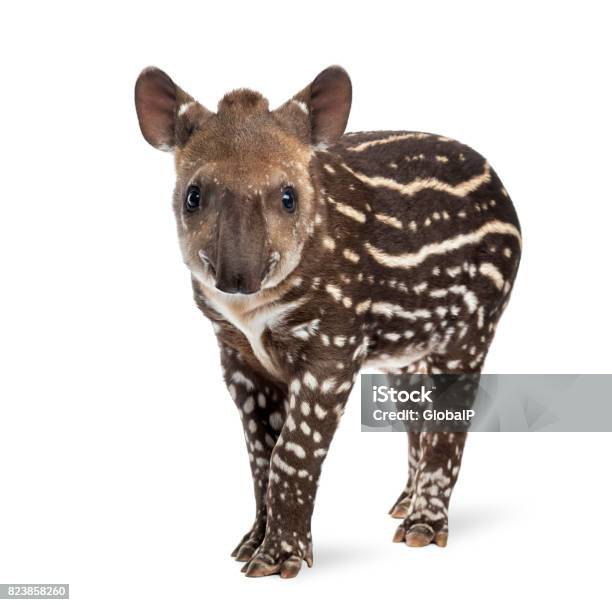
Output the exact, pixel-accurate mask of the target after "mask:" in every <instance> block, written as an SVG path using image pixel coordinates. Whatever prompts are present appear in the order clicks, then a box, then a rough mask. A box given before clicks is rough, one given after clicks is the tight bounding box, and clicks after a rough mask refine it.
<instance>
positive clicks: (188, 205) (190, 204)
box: [185, 185, 201, 212]
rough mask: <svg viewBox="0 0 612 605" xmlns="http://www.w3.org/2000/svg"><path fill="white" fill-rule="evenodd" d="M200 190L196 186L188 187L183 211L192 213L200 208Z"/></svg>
mask: <svg viewBox="0 0 612 605" xmlns="http://www.w3.org/2000/svg"><path fill="white" fill-rule="evenodd" d="M200 198H201V196H200V188H199V187H198V186H197V185H190V186H189V189H187V195H186V196H185V209H186V210H187V212H194V211H195V210H197V209H198V208H199V207H200Z"/></svg>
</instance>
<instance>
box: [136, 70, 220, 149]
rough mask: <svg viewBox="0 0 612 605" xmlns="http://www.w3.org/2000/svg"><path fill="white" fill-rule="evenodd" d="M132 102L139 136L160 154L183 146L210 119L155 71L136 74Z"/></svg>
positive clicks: (202, 108) (193, 102)
mask: <svg viewBox="0 0 612 605" xmlns="http://www.w3.org/2000/svg"><path fill="white" fill-rule="evenodd" d="M134 98H135V101H136V113H137V114H138V123H139V124H140V130H141V131H142V136H144V138H145V139H146V140H147V141H148V142H149V143H150V144H151V145H153V147H157V149H161V150H162V151H172V150H173V149H174V148H176V147H180V146H182V145H184V144H185V143H186V142H187V140H188V139H189V137H190V136H191V134H192V133H193V131H194V130H195V129H196V128H198V127H199V126H201V125H202V124H203V123H204V122H205V121H206V119H207V118H208V117H209V116H210V115H211V112H209V111H208V110H207V109H205V108H204V107H203V106H202V105H200V104H199V103H198V102H197V101H194V99H193V98H192V97H190V96H189V95H188V94H187V93H186V92H184V91H183V90H181V89H180V88H179V87H178V86H177V85H176V84H175V83H174V82H173V81H172V80H171V79H170V77H169V76H168V75H167V74H166V73H164V72H163V71H162V70H161V69H157V67H147V68H146V69H144V70H143V71H142V72H141V73H140V75H139V76H138V79H137V80H136V88H135V90H134Z"/></svg>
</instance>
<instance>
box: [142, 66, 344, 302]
mask: <svg viewBox="0 0 612 605" xmlns="http://www.w3.org/2000/svg"><path fill="white" fill-rule="evenodd" d="M135 98H136V111H137V113H138V121H139V123H140V129H141V131H142V134H143V136H144V138H145V139H146V140H147V141H148V142H149V143H150V144H151V145H153V146H154V147H156V148H158V149H161V150H163V151H172V152H174V155H175V165H176V173H177V181H176V187H175V192H174V210H175V214H176V218H177V224H178V232H179V239H180V242H181V249H182V252H183V257H184V260H185V262H186V263H187V265H188V267H189V268H190V269H191V271H192V273H193V274H194V275H195V276H196V277H197V278H198V280H199V281H200V282H202V283H203V284H205V285H207V286H209V287H216V288H217V289H218V290H221V291H222V292H226V293H231V294H235V293H239V294H253V293H255V292H258V291H259V290H261V289H265V288H272V287H274V286H276V285H278V284H280V283H281V282H282V281H283V280H285V279H286V278H287V277H288V276H289V275H290V274H291V273H292V272H293V271H294V270H295V269H296V267H297V266H298V265H299V263H300V261H301V258H302V253H303V250H304V246H305V244H306V242H307V240H308V237H309V236H310V235H311V234H312V232H313V229H314V224H315V214H316V208H315V206H316V202H317V195H318V191H317V182H316V170H315V169H314V167H313V158H314V149H315V148H316V147H321V146H328V145H331V144H333V143H334V142H335V141H336V140H337V139H338V138H339V137H340V136H341V135H342V133H343V132H344V129H345V127H346V122H347V120H348V114H349V111H350V105H351V83H350V80H349V77H348V75H347V73H346V72H345V71H344V70H343V69H342V68H340V67H330V68H329V69H326V70H325V71H323V72H322V73H320V74H319V75H318V76H317V77H316V78H315V80H314V81H313V82H312V83H311V84H309V85H308V86H307V87H306V88H304V89H303V90H302V91H301V92H300V93H298V94H297V95H295V96H294V97H293V98H292V99H290V100H289V101H287V102H286V103H285V104H284V105H282V106H281V107H279V108H278V109H276V110H274V111H271V110H270V109H269V107H268V102H267V100H266V99H265V98H264V97H262V96H261V95H260V94H259V93H257V92H254V91H251V90H245V89H241V90H235V91H233V92H230V93H228V94H227V95H225V96H224V97H223V99H221V101H220V102H219V105H218V108H217V112H216V113H214V112H211V111H209V110H207V109H206V108H205V107H203V106H202V105H201V104H200V103H198V102H197V101H195V100H194V99H193V98H192V97H191V96H189V95H188V94H187V93H185V92H184V91H183V90H181V89H180V88H179V87H178V86H176V84H174V82H173V81H172V80H171V79H170V78H169V77H168V76H167V75H166V74H165V73H164V72H163V71H161V70H159V69H157V68H154V67H152V68H147V69H145V70H144V71H143V72H142V73H141V74H140V76H139V77H138V80H137V82H136V91H135Z"/></svg>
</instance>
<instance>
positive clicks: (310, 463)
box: [244, 368, 354, 578]
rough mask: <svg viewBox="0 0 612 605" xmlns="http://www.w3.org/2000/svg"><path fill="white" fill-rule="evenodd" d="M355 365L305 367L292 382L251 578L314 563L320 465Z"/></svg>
mask: <svg viewBox="0 0 612 605" xmlns="http://www.w3.org/2000/svg"><path fill="white" fill-rule="evenodd" d="M353 381H354V376H353V374H352V369H349V368H346V369H344V371H343V372H341V373H339V371H338V370H336V372H335V373H333V374H331V373H329V372H325V373H323V372H321V373H315V372H313V371H309V370H306V371H304V372H302V373H300V375H299V377H298V378H295V379H294V380H293V381H292V382H291V383H290V385H289V412H288V414H287V418H286V420H285V424H284V426H283V430H282V432H281V435H280V437H279V439H278V441H277V443H276V445H275V447H274V450H273V452H272V459H271V463H270V482H269V485H268V493H267V512H268V521H267V528H266V535H265V538H264V540H263V542H262V544H261V546H260V547H259V548H258V549H257V551H256V552H255V554H254V556H253V558H252V559H251V561H250V562H249V563H248V564H247V565H246V566H245V567H244V571H246V575H247V576H267V575H270V574H274V573H280V575H281V576H282V577H284V578H291V577H294V576H295V575H297V573H298V572H299V570H300V567H301V565H302V560H303V559H305V560H306V562H307V563H308V565H312V544H311V533H310V518H311V516H312V511H313V508H314V501H315V495H316V490H317V483H318V479H319V474H320V472H321V465H322V463H323V460H324V459H325V456H326V454H327V450H328V448H329V445H330V443H331V440H332V438H333V436H334V433H335V431H336V427H337V425H338V420H339V418H340V416H341V414H342V411H343V409H344V405H345V403H346V400H347V398H348V395H349V393H350V390H351V388H352V386H353Z"/></svg>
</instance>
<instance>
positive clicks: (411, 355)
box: [136, 68, 521, 577]
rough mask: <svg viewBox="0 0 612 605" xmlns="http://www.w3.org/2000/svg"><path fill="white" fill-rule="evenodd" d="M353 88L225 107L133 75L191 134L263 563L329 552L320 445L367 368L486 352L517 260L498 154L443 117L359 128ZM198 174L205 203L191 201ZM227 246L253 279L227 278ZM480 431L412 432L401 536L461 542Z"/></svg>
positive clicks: (258, 563)
mask: <svg viewBox="0 0 612 605" xmlns="http://www.w3.org/2000/svg"><path fill="white" fill-rule="evenodd" d="M350 100H351V89H350V81H349V80H348V76H346V73H345V72H344V71H343V70H341V69H340V68H331V69H329V70H326V71H325V72H323V73H322V74H320V75H319V76H318V77H317V79H315V81H314V82H313V83H312V84H311V85H309V86H308V87H306V88H305V89H304V90H303V91H301V92H300V93H298V94H297V95H296V96H295V97H293V98H292V99H290V101H288V102H287V103H286V104H284V105H283V106H281V107H280V108H279V109H277V110H275V111H270V110H269V108H268V104H267V101H265V99H263V97H261V95H259V94H258V93H254V92H252V91H244V90H243V91H235V92H234V93H231V94H230V95H227V96H226V97H225V98H224V99H223V101H222V102H221V103H220V105H219V108H218V111H217V113H212V112H209V111H208V110H206V109H205V108H203V107H202V106H200V105H199V104H198V103H197V102H196V101H194V100H193V99H192V98H191V97H190V96H189V95H187V94H186V93H184V92H183V91H182V90H181V89H179V88H178V87H176V85H174V83H173V82H172V81H171V80H170V79H169V78H168V77H167V76H166V75H165V74H163V72H159V70H146V71H145V72H143V74H142V75H141V76H140V78H139V81H138V83H137V87H136V102H137V109H138V115H139V120H140V123H141V128H142V130H143V134H144V136H145V138H147V140H148V141H149V142H151V143H152V144H154V145H155V146H157V147H161V148H164V149H172V150H173V151H174V152H175V159H176V166H177V186H176V191H175V212H176V215H177V224H178V230H179V239H180V242H181V248H182V251H183V256H184V259H185V262H186V263H187V265H188V266H189V268H190V269H191V272H192V282H193V290H194V294H195V300H196V303H197V305H198V306H199V308H200V309H201V311H202V312H203V313H204V315H206V316H207V317H208V318H209V319H210V320H211V321H212V322H213V327H214V329H215V333H216V336H217V339H218V341H219V345H220V349H221V363H222V366H223V371H224V377H225V381H226V383H227V385H228V389H229V391H230V394H231V396H232V398H233V400H234V402H235V404H236V406H237V408H238V411H239V414H240V417H241V419H242V424H243V430H244V435H245V439H246V443H247V450H248V454H249V459H250V462H251V470H252V475H253V482H254V488H255V500H256V519H255V522H254V524H253V526H252V528H251V530H250V531H249V532H248V533H247V534H246V535H245V536H244V538H243V539H242V540H241V542H240V543H239V545H238V547H237V548H236V550H235V551H234V556H236V558H237V559H238V560H240V561H245V562H246V566H245V568H244V570H245V571H246V573H247V575H251V576H259V575H268V574H271V573H280V574H281V575H282V576H283V577H292V576H293V575H295V574H296V573H297V572H298V571H299V569H300V565H301V562H302V560H306V561H307V562H308V563H309V564H311V563H312V542H311V528H310V521H311V515H312V511H313V506H314V501H315V495H316V490H317V484H318V480H319V475H320V472H321V465H322V463H323V461H324V460H325V457H326V456H327V453H328V450H329V448H330V445H331V441H332V438H333V435H334V432H335V430H336V427H337V426H338V422H339V420H340V417H341V416H342V413H343V410H344V406H345V403H346V401H347V399H348V396H349V394H350V392H351V389H352V387H353V385H354V382H355V380H356V378H357V375H358V373H359V371H360V369H362V368H364V367H375V368H377V369H382V370H384V371H387V372H390V373H402V372H406V371H412V372H415V371H418V372H431V373H454V372H468V373H472V374H473V373H478V372H480V371H481V368H482V366H483V363H484V360H485V357H486V354H487V351H488V349H489V346H490V344H491V341H492V338H493V335H494V333H495V329H496V326H497V324H498V321H499V319H500V316H501V314H502V312H503V310H504V308H505V306H506V304H507V302H508V297H509V295H510V292H511V289H512V285H513V282H514V278H515V276H516V272H517V269H518V264H519V258H520V253H521V235H520V230H519V224H518V220H517V216H516V213H515V210H514V207H513V205H512V202H511V200H510V198H509V196H508V194H507V192H506V190H505V189H504V187H503V186H502V183H501V181H500V180H499V178H498V177H497V175H496V173H495V172H494V171H493V169H492V168H491V166H490V165H489V164H488V162H487V161H486V160H485V159H484V158H483V157H482V156H480V155H479V154H478V153H476V152H475V151H473V150H472V149H470V148H469V147H467V146H465V145H463V144H461V143H458V142H456V141H453V140H450V139H448V138H446V137H441V136H437V135H434V134H428V133H420V132H359V133H350V134H346V135H342V132H343V131H344V127H345V125H346V120H347V118H348V111H349V108H350ZM160 107H161V109H160ZM194 183H198V184H200V186H201V187H202V190H203V191H206V195H207V202H206V203H207V205H206V206H205V207H203V208H202V209H201V211H200V212H199V213H197V214H195V215H191V216H189V215H187V214H186V213H185V210H184V206H183V200H184V196H185V191H186V189H187V187H189V186H190V185H193V184H194ZM287 184H290V185H291V186H292V187H294V188H295V189H296V191H297V193H298V199H299V206H298V211H297V212H296V213H295V215H292V216H291V217H288V216H285V215H283V214H282V213H280V211H279V209H278V207H277V205H278V198H279V196H280V192H281V191H282V188H283V186H285V185H287ZM230 262H231V263H232V271H234V273H231V274H230V277H231V278H232V279H234V277H235V275H236V273H235V272H243V273H244V275H246V276H247V277H244V275H242V274H241V275H242V277H241V279H239V280H238V281H237V282H236V283H241V284H244V283H245V282H246V281H248V282H249V284H250V288H253V287H254V288H256V290H255V291H253V292H252V291H249V292H248V293H246V294H241V293H227V291H223V290H224V289H226V278H225V277H224V278H223V279H221V276H220V275H219V273H220V271H221V269H220V268H219V267H220V266H222V265H223V266H227V264H228V263H230ZM262 276H263V277H262ZM247 278H248V279H247ZM464 442H465V434H464V433H421V434H418V433H411V434H410V436H409V457H408V459H409V469H410V470H409V479H408V482H407V485H406V488H405V489H404V490H403V492H402V493H401V494H400V497H399V498H398V500H397V502H396V504H395V505H394V507H393V508H392V511H391V514H392V515H393V516H395V517H400V518H401V519H402V523H401V525H400V526H399V528H398V530H397V532H396V535H395V540H396V541H402V542H405V543H407V544H409V545H412V546H422V545H425V544H428V543H430V542H435V543H436V544H438V545H440V546H443V545H445V544H446V540H447V535H448V505H449V500H450V496H451V492H452V488H453V486H454V484H455V481H456V479H457V475H458V472H459V467H460V463H461V456H462V453H463V446H464Z"/></svg>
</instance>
